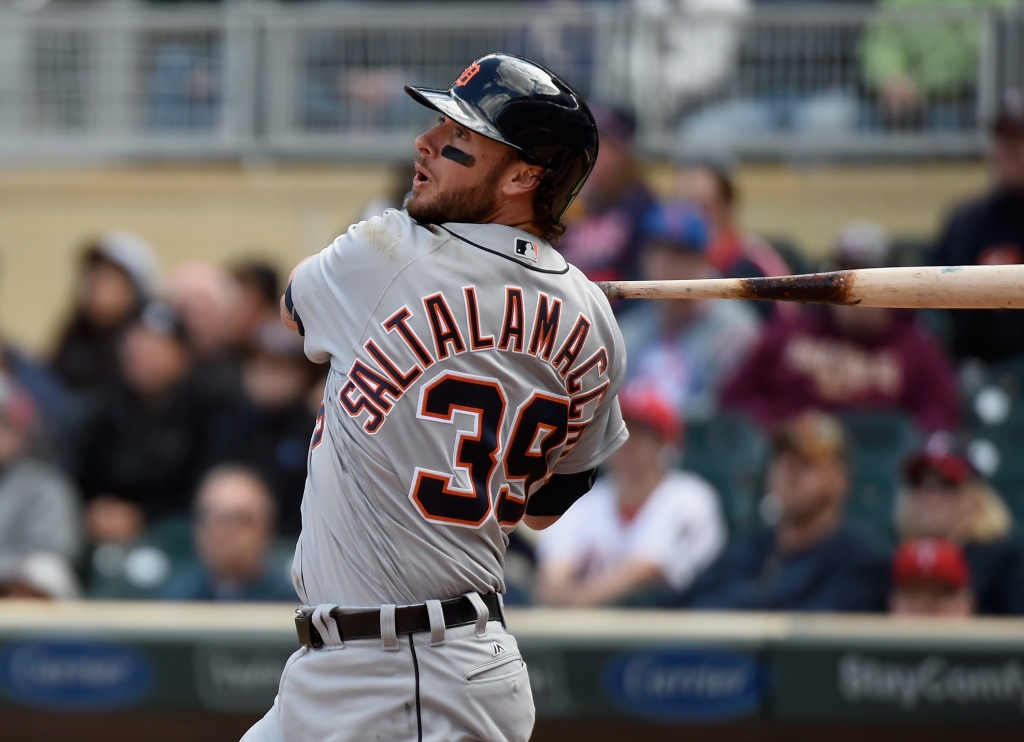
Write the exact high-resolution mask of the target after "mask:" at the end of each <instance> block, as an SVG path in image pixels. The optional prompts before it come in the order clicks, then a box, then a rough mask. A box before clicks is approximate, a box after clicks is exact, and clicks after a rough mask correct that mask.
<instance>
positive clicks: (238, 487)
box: [162, 465, 298, 603]
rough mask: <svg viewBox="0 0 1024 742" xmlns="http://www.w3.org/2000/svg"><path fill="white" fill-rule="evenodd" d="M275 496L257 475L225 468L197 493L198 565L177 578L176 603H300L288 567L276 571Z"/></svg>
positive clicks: (171, 589)
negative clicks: (182, 601)
mask: <svg viewBox="0 0 1024 742" xmlns="http://www.w3.org/2000/svg"><path fill="white" fill-rule="evenodd" d="M275 514H276V513H275V508H274V498H273V496H272V495H271V493H270V490H269V489H267V486H266V484H264V482H263V481H262V480H261V479H260V478H259V475H257V474H256V473H255V472H253V471H251V470H249V469H245V468H242V467H237V466H231V465H221V466H218V467H216V468H214V469H213V470H211V471H210V472H209V473H207V474H206V476H204V477H203V480H202V482H201V483H200V485H199V489H198V492H197V494H196V502H195V509H194V532H193V538H194V541H195V548H196V553H197V556H198V557H199V564H198V565H196V566H195V567H194V568H192V569H188V570H185V571H183V572H182V573H180V574H178V575H176V576H174V577H172V578H171V579H170V581H169V582H168V583H167V585H166V586H165V587H164V589H163V591H162V597H164V598H167V599H171V600H251V601H264V600H270V601H289V602H292V603H297V602H298V598H297V597H296V595H295V589H294V588H293V587H292V585H291V583H290V582H289V581H288V579H287V576H286V574H285V570H284V569H274V565H273V562H272V560H271V558H270V557H271V548H272V547H273V543H274V519H275Z"/></svg>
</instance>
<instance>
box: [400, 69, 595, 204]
mask: <svg viewBox="0 0 1024 742" xmlns="http://www.w3.org/2000/svg"><path fill="white" fill-rule="evenodd" d="M405 92H407V93H408V94H409V95H411V96H412V97H413V98H414V99H415V100H417V101H418V102H419V103H422V104H423V105H424V106H427V107H428V108H433V109H434V110H435V111H438V112H440V113H442V114H444V115H445V116H447V117H448V118H450V119H452V120H453V121H457V122H458V123H460V124H462V125H463V126H465V127H466V128H468V129H470V130H471V131H475V132H477V133H478V134H483V135H484V136H485V137H488V138H490V139H494V140H496V141H498V142H502V143H503V144H507V145H508V146H510V147H512V148H513V149H515V150H516V151H518V152H519V153H520V155H521V156H522V158H523V159H524V160H526V161H527V162H529V163H531V164H534V165H541V166H542V167H544V168H545V169H546V170H550V171H551V172H552V173H553V176H551V177H552V178H553V184H552V185H553V203H552V204H551V212H552V214H554V215H555V218H556V220H557V219H561V217H562V215H563V214H564V213H565V210H566V209H567V208H569V204H570V203H572V200H573V199H574V198H575V197H576V194H577V193H579V191H580V188H582V187H583V183H584V181H586V179H587V176H588V175H590V171H591V170H592V169H593V168H594V160H595V159H597V144H598V141H597V125H596V124H595V123H594V116H593V114H591V113H590V109H589V108H587V104H586V102H584V100H583V97H582V96H580V95H579V94H578V93H577V92H576V91H575V90H573V89H572V88H571V87H569V85H568V84H567V83H566V82H565V81H564V80H562V79H561V78H559V77H558V76H557V75H556V74H554V73H553V72H551V71H550V70H547V69H545V68H544V67H541V66H540V65H539V64H537V63H536V62H531V61H530V60H528V59H523V58H522V57H516V56H513V55H511V54H488V55H487V56H485V57H480V59H478V60H476V61H475V62H473V64H471V65H470V66H469V67H467V68H466V70H465V71H464V72H463V73H462V74H461V75H460V76H459V77H458V79H457V80H456V81H455V82H454V83H452V86H451V87H450V88H449V89H448V90H433V89H429V88H414V87H410V86H406V88H405Z"/></svg>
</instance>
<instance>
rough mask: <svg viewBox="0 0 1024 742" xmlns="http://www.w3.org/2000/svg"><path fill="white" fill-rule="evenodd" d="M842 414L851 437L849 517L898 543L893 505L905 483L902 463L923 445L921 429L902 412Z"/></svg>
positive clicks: (882, 538) (891, 542)
mask: <svg viewBox="0 0 1024 742" xmlns="http://www.w3.org/2000/svg"><path fill="white" fill-rule="evenodd" d="M840 418H841V420H842V422H843V425H844V426H845V428H846V433H847V436H848V440H849V453H848V457H847V462H848V465H849V467H850V476H851V487H850V499H849V504H848V506H847V512H848V513H849V516H850V519H851V520H852V521H854V522H855V523H856V524H858V525H860V526H861V527H863V528H866V529H868V530H869V531H870V532H871V533H872V534H873V535H875V536H876V537H878V538H879V539H880V540H881V541H882V542H884V543H886V544H890V545H891V544H895V542H896V532H895V526H894V524H893V505H894V502H895V499H896V493H897V492H899V489H900V487H901V485H902V466H903V462H904V460H905V459H906V458H907V456H909V455H910V454H911V453H913V452H914V451H915V450H916V449H917V448H919V447H920V446H921V445H922V443H923V437H922V435H921V432H920V431H919V430H918V428H917V426H916V425H915V424H914V421H913V420H912V419H911V418H910V417H909V416H907V415H905V414H903V413H899V412H881V411H872V412H847V413H844V414H842V415H840Z"/></svg>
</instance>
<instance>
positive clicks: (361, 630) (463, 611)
mask: <svg viewBox="0 0 1024 742" xmlns="http://www.w3.org/2000/svg"><path fill="white" fill-rule="evenodd" d="M480 597H481V598H483V601H484V605H485V606H487V611H488V613H489V614H490V619H488V620H491V621H501V622H502V623H504V622H505V617H504V616H503V615H502V613H501V603H500V602H499V600H498V596H497V594H495V593H486V594H483V595H481V596H480ZM441 612H442V613H443V614H444V626H445V628H446V629H451V628H454V627H456V626H466V625H467V624H471V623H476V608H474V607H473V604H472V603H471V602H470V600H469V598H467V597H466V596H465V595H463V596H461V597H458V598H452V599H451V600H442V601H441ZM331 618H332V619H333V620H334V623H336V624H337V625H338V633H339V634H340V635H341V640H342V641H343V642H344V641H350V640H353V639H379V638H380V611H379V610H378V611H360V612H359V613H342V612H341V610H339V609H335V610H333V611H331ZM295 631H296V633H298V635H299V643H300V644H302V645H303V646H304V647H312V648H313V649H319V648H320V647H322V646H323V645H324V641H323V639H321V638H320V632H319V631H317V629H316V627H315V626H314V625H313V614H312V613H306V612H304V611H300V612H299V613H297V614H296V616H295ZM420 631H430V615H429V614H428V613H427V606H426V604H425V603H420V604H419V605H406V606H402V607H401V608H396V609H395V633H397V634H415V633H417V632H420Z"/></svg>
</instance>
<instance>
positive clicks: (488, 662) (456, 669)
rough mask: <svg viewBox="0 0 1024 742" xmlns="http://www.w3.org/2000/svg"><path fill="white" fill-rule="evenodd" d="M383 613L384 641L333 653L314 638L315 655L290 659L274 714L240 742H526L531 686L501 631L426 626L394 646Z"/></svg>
mask: <svg viewBox="0 0 1024 742" xmlns="http://www.w3.org/2000/svg"><path fill="white" fill-rule="evenodd" d="M431 602H433V601H431ZM386 608H387V607H385V610H382V612H381V635H382V637H384V638H383V639H357V640H354V641H348V642H344V643H341V642H339V641H337V640H336V638H337V634H336V630H335V638H333V639H332V638H331V637H330V636H328V633H327V632H326V631H324V630H321V632H320V633H321V635H322V637H323V639H324V647H323V648H322V649H310V648H307V647H303V648H302V649H299V651H297V652H296V653H295V654H293V655H292V656H291V658H290V659H289V660H288V663H287V665H285V668H284V672H283V673H282V674H281V683H280V686H279V687H278V694H277V699H276V700H275V701H274V706H273V707H272V708H271V709H270V711H268V712H267V715H266V716H265V717H263V719H261V720H260V721H259V722H257V723H256V725H255V726H253V727H252V729H250V730H249V731H248V732H247V733H246V735H245V736H244V737H243V738H242V742H349V741H352V742H355V741H358V742H365V741H366V740H379V741H380V742H471V741H472V742H527V740H529V738H530V734H531V732H532V731H533V721H534V707H533V696H532V693H531V690H530V678H529V675H528V674H527V670H526V663H525V662H523V659H522V657H521V656H520V654H519V647H518V645H517V643H516V640H515V637H513V636H512V635H511V634H509V633H508V632H506V631H505V629H504V627H503V626H502V624H501V622H499V621H487V622H485V621H483V620H481V621H478V622H477V624H476V625H469V626H458V627H455V628H451V629H445V628H444V624H443V621H442V622H441V623H440V626H438V625H436V624H434V623H433V621H432V629H431V631H430V632H421V633H417V634H404V635H401V636H396V635H395V632H394V617H393V616H394V614H393V612H392V613H389V612H388V611H387V610H386ZM439 613H440V609H439V608H438V611H437V614H439ZM389 616H390V619H389ZM389 620H390V626H388V621H389ZM319 625H320V626H321V627H323V626H324V624H323V623H320V624H319ZM331 625H333V624H331Z"/></svg>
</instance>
